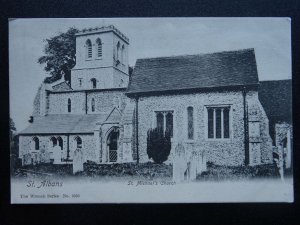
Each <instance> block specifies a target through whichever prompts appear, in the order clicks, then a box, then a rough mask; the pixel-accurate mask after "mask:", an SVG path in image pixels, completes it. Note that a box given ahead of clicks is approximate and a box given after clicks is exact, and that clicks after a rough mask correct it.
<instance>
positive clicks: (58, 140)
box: [57, 137, 63, 150]
mask: <svg viewBox="0 0 300 225" xmlns="http://www.w3.org/2000/svg"><path fill="white" fill-rule="evenodd" d="M57 143H58V146H59V147H60V149H61V150H63V139H62V138H61V137H58V138H57Z"/></svg>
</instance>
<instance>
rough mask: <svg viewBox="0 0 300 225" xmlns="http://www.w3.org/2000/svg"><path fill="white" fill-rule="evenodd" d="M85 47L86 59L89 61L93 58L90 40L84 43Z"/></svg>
mask: <svg viewBox="0 0 300 225" xmlns="http://www.w3.org/2000/svg"><path fill="white" fill-rule="evenodd" d="M85 47H86V58H87V59H91V58H92V57H93V50H92V42H91V40H90V39H88V40H87V41H86V42H85Z"/></svg>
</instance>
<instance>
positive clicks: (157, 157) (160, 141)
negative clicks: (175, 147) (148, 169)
mask: <svg viewBox="0 0 300 225" xmlns="http://www.w3.org/2000/svg"><path fill="white" fill-rule="evenodd" d="M170 151H171V137H170V132H168V131H166V132H165V133H164V132H163V131H161V130H158V129H157V128H155V129H150V130H148V134H147V154H148V157H149V159H153V161H154V162H155V163H163V162H164V161H166V160H167V159H168V156H169V155H170Z"/></svg>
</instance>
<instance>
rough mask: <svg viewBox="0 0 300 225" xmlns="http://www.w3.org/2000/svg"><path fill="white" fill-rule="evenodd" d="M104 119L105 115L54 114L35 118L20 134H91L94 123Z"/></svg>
mask: <svg viewBox="0 0 300 225" xmlns="http://www.w3.org/2000/svg"><path fill="white" fill-rule="evenodd" d="M106 117H107V114H88V115H71V114H59V115H58V114H55V115H47V116H43V117H35V118H34V122H33V123H32V124H30V125H29V126H28V127H27V128H25V129H24V130H23V131H21V132H20V134H52V133H57V134H62V133H68V134H72V133H73V134H75V133H93V132H94V128H95V126H96V123H97V122H102V121H104V120H105V119H106Z"/></svg>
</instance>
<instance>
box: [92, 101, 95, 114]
mask: <svg viewBox="0 0 300 225" xmlns="http://www.w3.org/2000/svg"><path fill="white" fill-rule="evenodd" d="M91 108H92V112H95V99H94V98H92V101H91Z"/></svg>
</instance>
